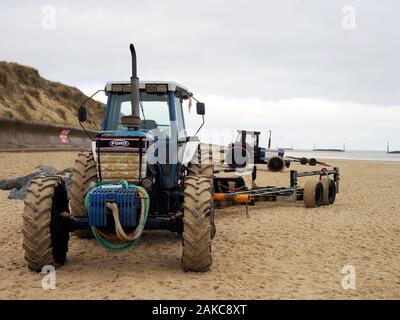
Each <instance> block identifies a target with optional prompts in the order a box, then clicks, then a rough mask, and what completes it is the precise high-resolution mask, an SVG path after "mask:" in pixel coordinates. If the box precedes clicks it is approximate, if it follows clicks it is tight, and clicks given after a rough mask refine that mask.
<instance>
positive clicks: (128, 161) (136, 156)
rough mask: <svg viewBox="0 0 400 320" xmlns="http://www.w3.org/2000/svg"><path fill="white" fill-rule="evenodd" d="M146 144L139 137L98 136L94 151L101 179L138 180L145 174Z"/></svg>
mask: <svg viewBox="0 0 400 320" xmlns="http://www.w3.org/2000/svg"><path fill="white" fill-rule="evenodd" d="M147 145H148V142H147V141H146V140H145V139H144V138H140V137H121V136H118V137H117V136H100V137H98V138H97V139H96V151H97V155H98V164H99V170H100V174H101V179H102V180H105V181H112V180H127V181H130V182H139V181H140V179H141V178H144V177H145V176H146V167H147V165H146V164H147V157H146V149H147Z"/></svg>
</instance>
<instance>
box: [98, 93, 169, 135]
mask: <svg viewBox="0 0 400 320" xmlns="http://www.w3.org/2000/svg"><path fill="white" fill-rule="evenodd" d="M139 107H140V110H139V112H140V118H141V120H142V129H145V130H151V129H156V128H158V129H160V130H161V132H164V133H165V134H167V135H168V133H169V124H170V116H169V114H170V113H169V110H170V106H169V94H168V93H156V94H155V93H147V92H145V91H140V105H139ZM130 115H132V110H131V95H130V94H111V95H110V96H109V101H108V114H107V121H106V123H105V130H127V128H126V126H124V125H122V123H121V117H123V116H130Z"/></svg>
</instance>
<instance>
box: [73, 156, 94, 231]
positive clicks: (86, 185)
mask: <svg viewBox="0 0 400 320" xmlns="http://www.w3.org/2000/svg"><path fill="white" fill-rule="evenodd" d="M97 180H98V179H97V168H96V161H95V160H94V157H93V153H92V152H89V151H85V152H80V153H79V154H78V157H77V158H76V160H75V165H74V169H73V172H72V186H71V201H70V203H69V204H70V209H71V215H72V216H74V217H85V216H87V212H86V210H85V197H86V194H87V192H88V191H89V189H90V187H91V185H92V184H94V183H96V182H97ZM74 233H75V235H76V236H77V237H78V238H93V233H92V231H91V230H76V231H75V232H74Z"/></svg>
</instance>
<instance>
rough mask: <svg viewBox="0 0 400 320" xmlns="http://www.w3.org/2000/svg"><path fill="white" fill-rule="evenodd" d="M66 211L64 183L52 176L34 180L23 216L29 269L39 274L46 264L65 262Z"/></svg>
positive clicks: (67, 238) (66, 244)
mask: <svg viewBox="0 0 400 320" xmlns="http://www.w3.org/2000/svg"><path fill="white" fill-rule="evenodd" d="M63 212H68V198H67V191H66V189H65V184H64V182H63V180H62V179H61V178H59V177H52V176H50V177H41V178H37V179H35V180H32V182H31V185H30V187H29V188H28V191H27V196H26V199H25V208H24V213H23V215H22V218H23V227H22V234H23V242H22V247H23V249H24V250H25V260H26V262H27V264H28V268H29V269H31V270H34V271H38V272H39V271H41V270H42V268H43V266H45V265H53V266H54V265H56V266H59V265H63V264H64V263H65V261H66V258H67V251H68V240H69V233H68V226H67V223H66V222H65V220H64V219H63V218H62V217H61V216H60V215H61V213H63Z"/></svg>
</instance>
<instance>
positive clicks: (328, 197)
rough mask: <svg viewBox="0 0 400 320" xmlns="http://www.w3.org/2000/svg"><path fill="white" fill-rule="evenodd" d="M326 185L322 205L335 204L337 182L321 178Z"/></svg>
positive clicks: (324, 185)
mask: <svg viewBox="0 0 400 320" xmlns="http://www.w3.org/2000/svg"><path fill="white" fill-rule="evenodd" d="M321 182H322V185H323V187H324V196H323V199H322V205H323V206H327V205H330V204H333V203H334V202H335V200H336V184H335V182H334V181H333V180H332V179H328V178H323V179H322V180H321Z"/></svg>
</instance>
